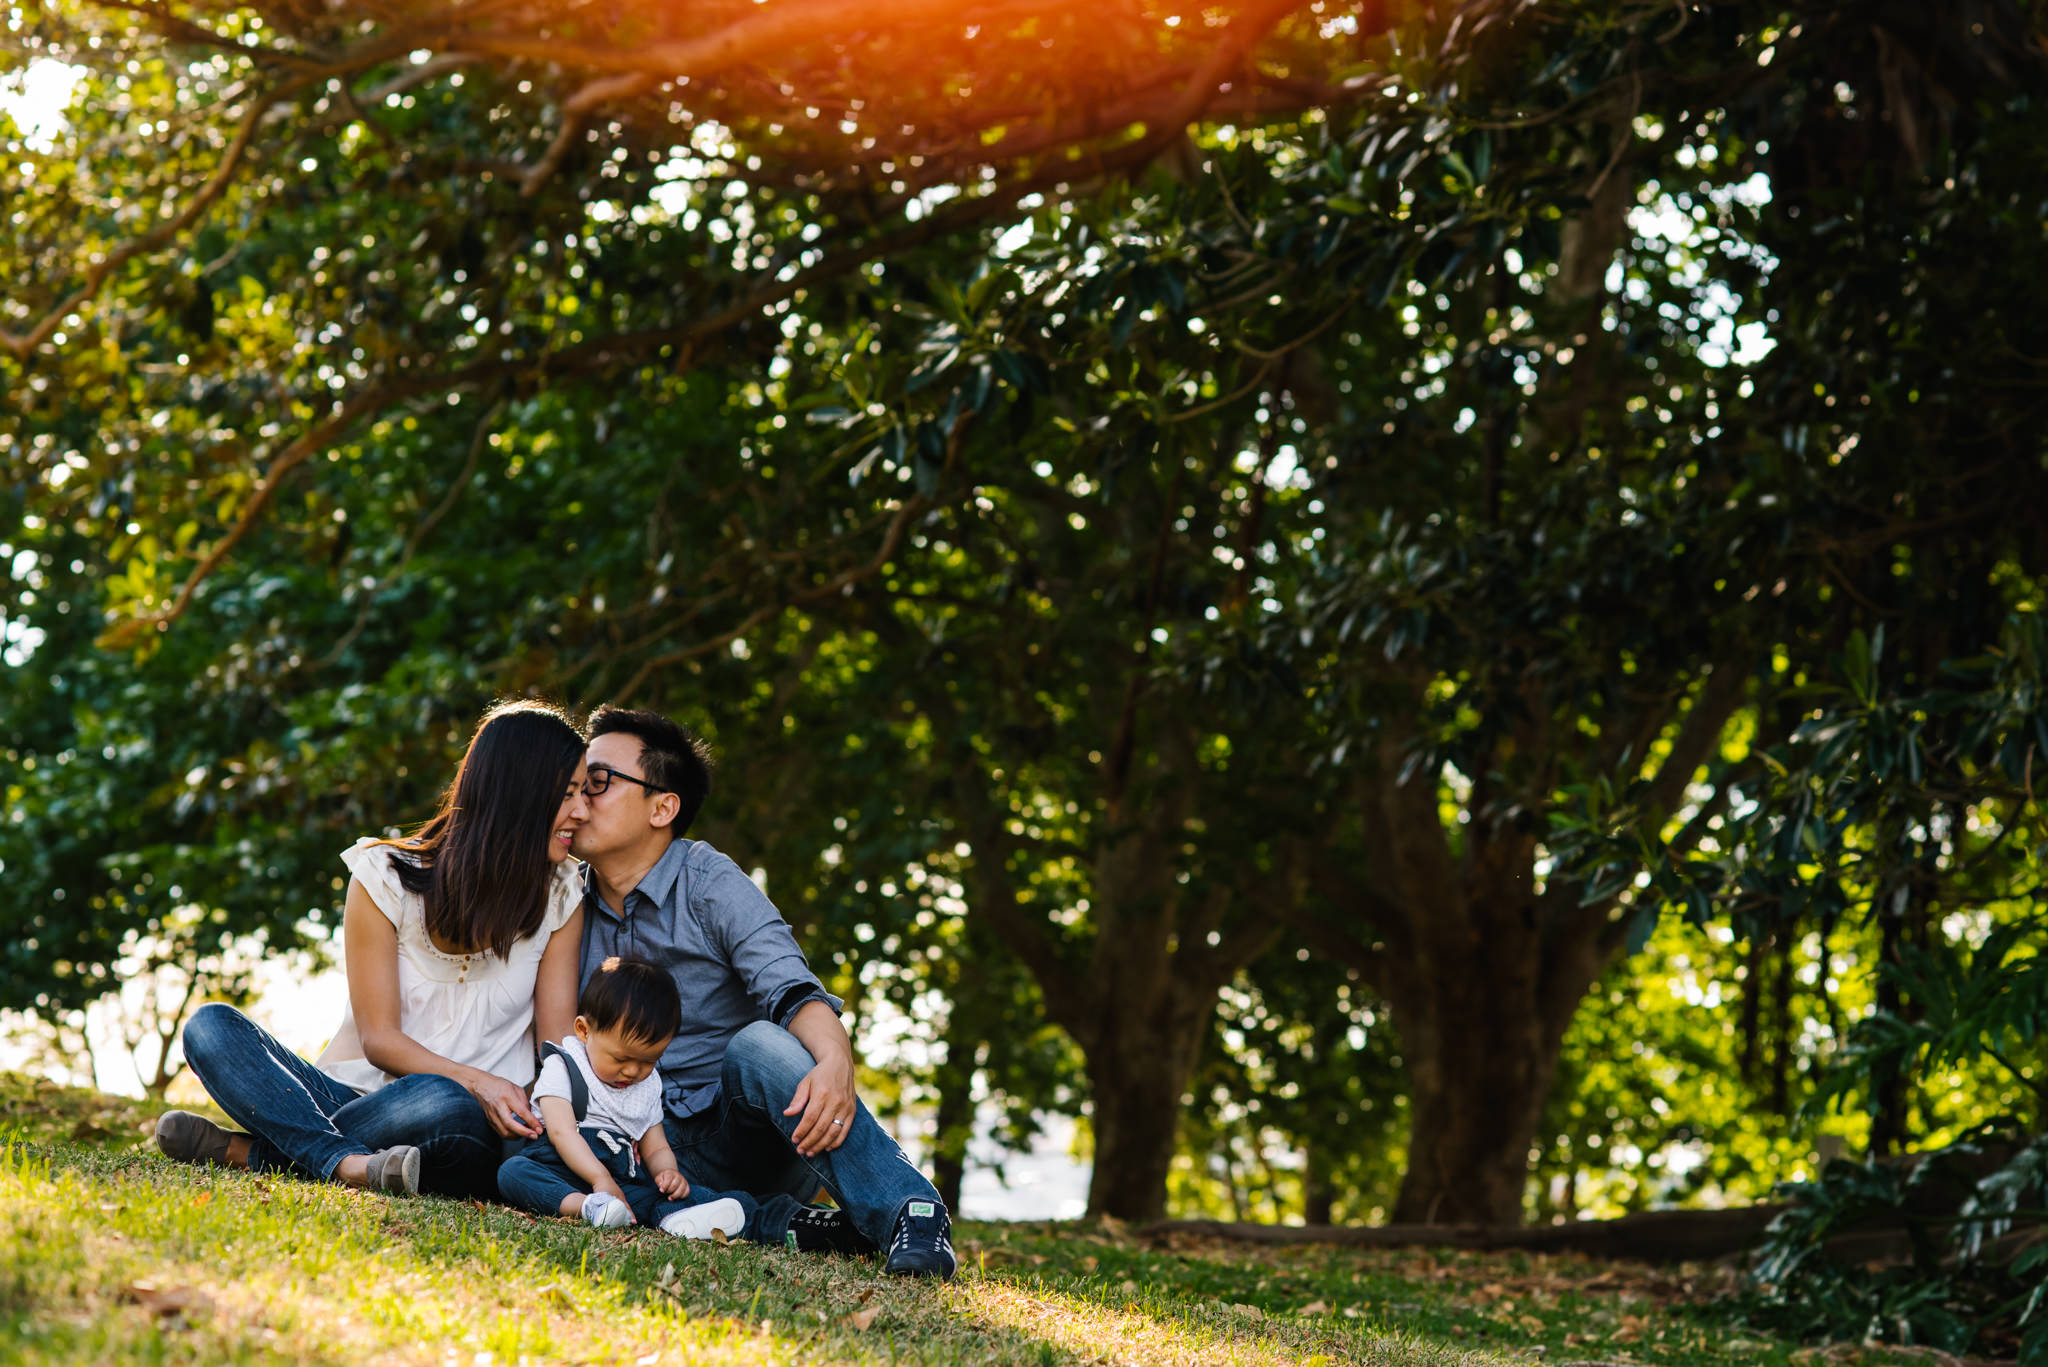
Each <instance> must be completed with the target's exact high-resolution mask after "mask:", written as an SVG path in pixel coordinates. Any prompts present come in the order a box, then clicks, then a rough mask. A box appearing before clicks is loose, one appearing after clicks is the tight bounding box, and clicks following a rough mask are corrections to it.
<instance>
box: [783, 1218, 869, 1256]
mask: <svg viewBox="0 0 2048 1367" xmlns="http://www.w3.org/2000/svg"><path fill="white" fill-rule="evenodd" d="M783 1237H784V1240H785V1241H786V1243H787V1245H788V1247H789V1248H790V1249H791V1250H792V1251H793V1252H797V1253H844V1254H846V1255H848V1256H849V1257H856V1258H858V1257H866V1256H867V1255H868V1254H870V1253H873V1252H875V1251H876V1249H875V1241H874V1240H873V1239H870V1238H869V1237H868V1236H867V1235H865V1234H863V1233H861V1232H860V1231H859V1230H857V1229H855V1228H854V1227H853V1221H852V1220H851V1219H849V1218H848V1216H847V1214H846V1212H845V1211H843V1210H833V1209H830V1208H828V1207H825V1206H801V1207H799V1208H798V1209H797V1212H796V1214H794V1215H792V1216H790V1217H789V1233H788V1234H786V1235H784V1236H783Z"/></svg>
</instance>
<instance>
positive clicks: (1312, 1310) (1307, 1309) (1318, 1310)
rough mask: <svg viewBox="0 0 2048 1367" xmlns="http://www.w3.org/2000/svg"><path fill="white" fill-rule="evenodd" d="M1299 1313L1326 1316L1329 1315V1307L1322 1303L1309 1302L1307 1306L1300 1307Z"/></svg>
mask: <svg viewBox="0 0 2048 1367" xmlns="http://www.w3.org/2000/svg"><path fill="white" fill-rule="evenodd" d="M1301 1313H1302V1314H1304V1315H1327V1314H1329V1313H1330V1307H1329V1305H1328V1304H1327V1303H1325V1302H1323V1301H1310V1302H1309V1303H1308V1304H1307V1305H1304V1306H1302V1307H1301Z"/></svg>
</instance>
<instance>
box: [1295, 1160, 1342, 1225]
mask: <svg viewBox="0 0 2048 1367" xmlns="http://www.w3.org/2000/svg"><path fill="white" fill-rule="evenodd" d="M1323 1155H1324V1146H1323V1145H1321V1144H1317V1143H1311V1144H1310V1145H1309V1146H1308V1153H1307V1154H1306V1155H1305V1157H1306V1159H1307V1161H1306V1162H1305V1163H1304V1164H1303V1165H1302V1178H1301V1193H1302V1201H1301V1206H1302V1212H1301V1214H1302V1219H1303V1220H1305V1221H1307V1222H1308V1223H1309V1224H1312V1225H1327V1224H1329V1223H1330V1212H1331V1211H1332V1210H1334V1209H1335V1208H1336V1204H1337V1192H1336V1188H1335V1187H1334V1186H1332V1185H1331V1182H1330V1174H1329V1166H1330V1163H1329V1159H1327V1158H1325V1157H1324V1156H1323Z"/></svg>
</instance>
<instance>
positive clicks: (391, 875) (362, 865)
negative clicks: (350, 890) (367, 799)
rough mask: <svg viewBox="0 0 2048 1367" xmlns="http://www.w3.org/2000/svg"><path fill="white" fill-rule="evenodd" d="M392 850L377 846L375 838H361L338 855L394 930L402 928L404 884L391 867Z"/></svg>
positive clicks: (388, 847)
mask: <svg viewBox="0 0 2048 1367" xmlns="http://www.w3.org/2000/svg"><path fill="white" fill-rule="evenodd" d="M391 855H392V847H391V846H389V845H384V844H380V843H378V841H377V839H376V837H374V836H368V835H366V836H364V837H362V838H361V839H360V840H358V841H356V843H355V844H354V845H352V846H350V847H349V848H348V849H345V850H343V851H342V852H341V862H342V863H344V864H346V865H348V871H349V873H350V874H351V875H353V876H354V878H355V880H356V881H357V882H358V883H361V884H362V885H363V890H364V891H365V892H367V893H369V894H370V900H371V901H372V902H374V903H376V904H377V910H379V911H381V912H383V913H384V918H385V919H386V920H388V921H390V922H391V924H392V925H393V926H394V927H399V928H403V927H404V925H405V899H406V892H405V884H403V883H401V882H399V881H398V870H396V869H394V868H392V867H391Z"/></svg>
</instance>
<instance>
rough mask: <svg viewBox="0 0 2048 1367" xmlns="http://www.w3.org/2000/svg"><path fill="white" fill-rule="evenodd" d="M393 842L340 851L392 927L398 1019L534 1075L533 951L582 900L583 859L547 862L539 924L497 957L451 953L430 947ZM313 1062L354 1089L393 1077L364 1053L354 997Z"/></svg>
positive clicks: (518, 1073) (476, 1064)
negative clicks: (394, 860)
mask: <svg viewBox="0 0 2048 1367" xmlns="http://www.w3.org/2000/svg"><path fill="white" fill-rule="evenodd" d="M393 852H394V847H393V846H390V845H380V844H378V843H377V842H376V840H375V839H374V838H373V837H371V836H364V837H363V838H362V839H360V840H358V841H356V843H355V846H354V847H353V848H351V849H347V850H343V851H342V853H341V862H342V863H344V864H346V865H348V871H349V873H350V874H351V875H353V876H354V878H355V881H356V882H358V883H361V884H362V885H363V889H364V891H366V892H368V893H369V894H370V900H371V901H372V902H374V903H375V904H376V906H377V910H379V911H381V912H383V913H384V915H385V917H386V918H387V919H389V920H390V922H391V925H392V928H393V929H394V930H396V931H397V932H398V992H399V1007H398V1028H399V1029H401V1030H403V1031H404V1032H405V1033H406V1034H407V1035H409V1036H411V1037H412V1039H413V1040H414V1041H415V1042H416V1043H418V1044H419V1045H420V1046H421V1047H422V1048H426V1049H431V1050H433V1051H434V1052H435V1053H437V1054H439V1055H440V1056H441V1057H443V1058H445V1059H451V1060H453V1061H454V1062H456V1063H460V1064H465V1065H467V1066H469V1067H471V1068H481V1069H482V1070H483V1071H485V1072H487V1073H494V1074H496V1075H497V1076H499V1077H502V1078H504V1079H505V1080H506V1081H508V1082H516V1083H518V1084H519V1085H520V1086H522V1087H524V1086H526V1085H527V1084H528V1083H530V1082H532V1081H533V1078H534V1043H533V986H534V981H535V979H536V978H537V977H538V976H539V973H540V956H541V953H542V951H543V950H545V949H546V948H547V946H548V939H549V937H551V936H552V935H553V934H554V933H555V932H556V931H557V930H560V929H561V928H562V926H563V925H564V924H565V923H566V922H567V921H568V919H569V918H570V917H571V916H573V915H575V913H576V908H577V907H578V906H580V905H581V904H582V901H583V866H582V865H581V864H579V863H577V862H576V861H575V860H573V859H565V860H563V861H562V862H561V863H560V864H557V865H556V866H555V869H554V880H553V882H551V883H550V884H549V885H548V907H547V912H546V914H545V916H544V917H543V918H542V920H541V926H540V929H539V930H538V931H536V932H534V933H533V934H532V935H529V936H527V937H526V938H525V939H523V940H521V941H519V942H518V943H517V944H515V945H513V946H512V952H511V954H510V955H508V956H507V957H505V958H499V957H498V956H497V955H496V954H493V953H491V952H490V951H489V950H485V951H483V952H482V953H478V954H449V953H447V952H445V951H444V950H441V949H438V948H436V947H435V945H434V942H433V940H432V939H430V938H429V937H428V935H427V919H426V912H427V909H426V903H425V902H424V901H423V900H422V899H421V897H420V896H419V894H418V893H413V892H407V891H406V890H405V885H404V884H403V883H401V882H399V881H398V873H397V871H396V870H395V869H393V868H392V867H391V855H392V854H393ZM314 1066H315V1067H316V1068H318V1069H320V1071H321V1072H323V1073H326V1074H327V1075H328V1076H329V1077H331V1078H333V1079H334V1080H335V1081H337V1082H339V1083H342V1084H343V1085H344V1086H348V1087H353V1088H355V1089H356V1090H357V1091H358V1092H374V1091H376V1090H377V1089H378V1088H379V1087H382V1086H383V1085H384V1084H385V1083H387V1082H390V1081H392V1080H393V1077H392V1075H391V1074H390V1073H387V1072H385V1071H384V1070H383V1069H381V1068H379V1067H378V1066H377V1065H376V1064H374V1063H372V1062H370V1061H369V1060H368V1059H366V1058H364V1057H363V1041H362V1036H361V1035H360V1034H359V1033H358V1032H357V1030H356V1015H355V1008H354V1007H353V1006H352V1005H351V1006H350V1007H348V1008H347V1009H345V1010H344V1011H343V1012H342V1017H341V1028H340V1029H338V1030H336V1031H335V1032H334V1042H333V1043H331V1044H329V1045H328V1046H327V1048H326V1050H325V1051H324V1052H322V1053H321V1055H320V1057H319V1059H318V1060H316V1061H315V1063H314Z"/></svg>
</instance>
